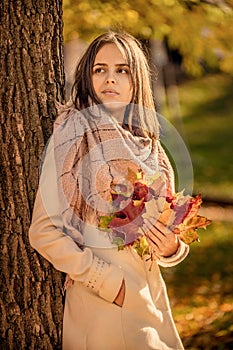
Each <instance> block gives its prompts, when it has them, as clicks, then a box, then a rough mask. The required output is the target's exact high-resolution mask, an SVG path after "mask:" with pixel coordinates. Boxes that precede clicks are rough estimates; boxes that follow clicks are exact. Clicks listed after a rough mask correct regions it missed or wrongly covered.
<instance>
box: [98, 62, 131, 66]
mask: <svg viewBox="0 0 233 350" xmlns="http://www.w3.org/2000/svg"><path fill="white" fill-rule="evenodd" d="M95 66H105V67H106V66H107V64H106V63H95V64H94V65H93V67H95ZM115 66H116V67H125V66H127V67H129V64H128V63H117V64H115Z"/></svg>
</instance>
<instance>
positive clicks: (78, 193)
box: [53, 105, 173, 246]
mask: <svg viewBox="0 0 233 350" xmlns="http://www.w3.org/2000/svg"><path fill="white" fill-rule="evenodd" d="M53 138H54V154H55V162H56V171H57V182H58V192H59V198H60V204H61V211H62V218H63V225H64V230H65V233H66V234H67V235H69V236H70V237H71V238H72V239H73V240H74V241H76V242H77V243H78V244H79V245H80V246H82V245H84V244H85V242H84V240H83V234H82V232H83V224H84V223H88V224H90V225H92V226H94V227H95V228H97V227H98V216H99V215H104V214H106V213H110V212H112V211H113V208H112V204H111V185H112V184H113V183H115V184H116V183H119V182H121V181H122V179H124V178H125V177H126V175H127V174H128V170H129V169H130V170H132V171H133V172H137V171H138V170H139V169H141V170H142V171H143V172H144V173H146V174H148V175H150V174H151V175H152V174H154V172H155V171H158V170H159V171H160V172H162V173H164V174H165V175H166V178H167V186H169V187H170V188H173V170H172V168H171V165H170V163H169V161H168V158H167V156H166V154H165V153H164V151H163V149H162V147H161V145H160V142H159V140H152V139H150V138H145V137H139V136H134V135H132V134H131V133H130V132H129V131H128V130H126V129H124V128H123V127H122V126H121V125H119V124H118V122H117V121H116V119H115V118H113V117H111V116H110V115H109V114H107V112H105V111H103V109H101V108H100V107H99V106H96V105H95V106H93V107H91V108H89V109H88V110H84V111H78V110H76V109H74V108H64V107H63V108H61V111H60V113H59V116H58V118H57V120H56V122H55V124H54V132H53Z"/></svg>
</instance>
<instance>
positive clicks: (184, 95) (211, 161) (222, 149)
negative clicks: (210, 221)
mask: <svg viewBox="0 0 233 350" xmlns="http://www.w3.org/2000/svg"><path fill="white" fill-rule="evenodd" d="M232 91H233V79H232V77H231V76H229V75H227V74H209V75H205V76H204V77H201V78H198V79H193V80H188V81H185V82H183V83H182V84H180V85H179V98H180V105H181V114H182V131H183V137H184V138H185V141H186V144H187V146H188V148H189V151H190V154H191V158H192V163H193V169H194V180H195V182H194V192H195V193H199V192H202V194H203V197H204V198H205V197H208V198H211V199H213V200H220V201H229V202H232V201H233V182H232V179H233V163H232V157H233V137H232V131H233V99H232Z"/></svg>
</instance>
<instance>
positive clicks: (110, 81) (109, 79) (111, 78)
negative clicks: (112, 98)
mask: <svg viewBox="0 0 233 350" xmlns="http://www.w3.org/2000/svg"><path fill="white" fill-rule="evenodd" d="M115 83H116V79H115V76H114V74H113V72H109V73H108V76H107V78H106V84H115Z"/></svg>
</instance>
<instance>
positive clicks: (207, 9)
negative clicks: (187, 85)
mask: <svg viewBox="0 0 233 350" xmlns="http://www.w3.org/2000/svg"><path fill="white" fill-rule="evenodd" d="M63 9H64V17H63V18H64V36H65V40H66V41H70V40H72V39H74V38H81V39H83V40H86V41H89V40H92V39H93V38H94V37H95V36H96V35H98V34H100V33H102V32H104V31H107V30H109V29H113V30H114V29H117V30H124V31H127V32H129V33H131V34H132V35H134V36H136V37H138V38H139V39H146V40H149V39H158V40H164V39H165V40H166V42H167V43H168V46H169V47H170V48H171V49H173V50H178V51H179V52H180V54H181V55H182V57H183V66H184V68H185V70H186V71H187V72H188V73H190V74H192V75H194V76H197V75H200V74H201V73H202V72H203V69H204V67H205V65H208V67H211V68H212V69H216V68H220V70H222V71H224V72H227V73H230V74H233V64H232V60H233V26H232V19H233V0H206V1H204V0H190V1H188V0H128V1H120V0H114V1H113V0H107V1H103V0H63Z"/></svg>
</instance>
